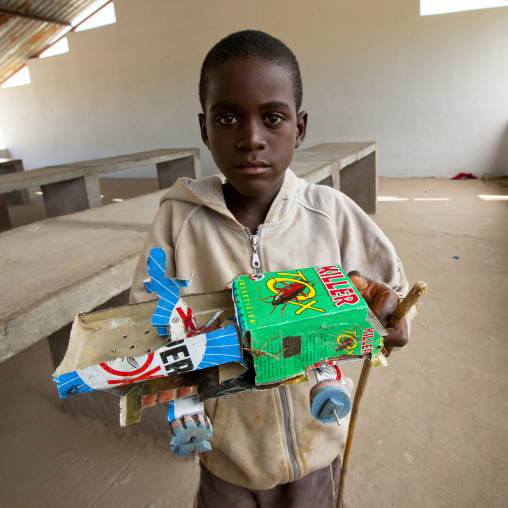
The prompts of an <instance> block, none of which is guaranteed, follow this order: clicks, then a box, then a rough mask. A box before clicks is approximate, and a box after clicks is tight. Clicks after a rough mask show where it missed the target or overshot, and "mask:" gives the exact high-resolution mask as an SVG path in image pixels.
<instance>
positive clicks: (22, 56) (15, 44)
mask: <svg viewBox="0 0 508 508" xmlns="http://www.w3.org/2000/svg"><path fill="white" fill-rule="evenodd" d="M96 1H97V0H67V1H63V0H60V1H59V0H31V1H23V0H1V1H0V84H2V83H3V82H4V81H6V80H7V79H9V78H10V77H11V76H12V75H13V74H14V73H16V72H17V71H18V70H20V69H21V68H22V67H23V66H24V65H25V64H26V62H27V60H28V59H29V58H32V57H34V56H37V55H39V54H40V53H41V52H42V51H44V50H45V49H46V48H47V47H48V46H49V43H50V42H51V41H53V40H54V39H55V37H57V36H58V34H59V33H61V32H62V31H63V30H64V29H65V25H66V24H67V25H70V24H71V21H72V20H73V19H75V18H76V17H77V16H78V15H79V14H81V13H82V12H83V11H85V10H86V9H87V8H88V7H90V6H91V5H92V4H94V3H95V2H96ZM8 11H13V12H15V13H20V14H23V15H26V16H33V17H36V18H42V19H48V20H51V21H42V20H41V19H32V18H30V17H19V16H16V15H14V14H10V13H9V12H8Z"/></svg>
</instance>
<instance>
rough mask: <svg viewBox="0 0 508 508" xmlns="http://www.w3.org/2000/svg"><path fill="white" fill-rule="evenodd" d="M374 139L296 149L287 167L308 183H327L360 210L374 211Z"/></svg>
mask: <svg viewBox="0 0 508 508" xmlns="http://www.w3.org/2000/svg"><path fill="white" fill-rule="evenodd" d="M376 164H377V143H373V142H371V143H323V144H320V145H316V146H312V147H310V148H307V149H305V150H298V151H297V152H296V153H295V157H294V159H293V161H292V162H291V165H290V167H291V169H292V170H293V171H294V172H295V174H296V175H298V176H299V177H301V178H304V179H305V180H306V181H307V182H310V183H321V184H325V185H330V186H332V187H334V188H335V189H337V190H340V191H341V192H343V193H344V194H346V196H348V197H350V198H351V199H352V200H353V201H354V202H355V203H356V204H357V205H359V206H360V207H361V208H362V209H363V211H364V212H366V213H371V214H374V213H376V203H377V166H376Z"/></svg>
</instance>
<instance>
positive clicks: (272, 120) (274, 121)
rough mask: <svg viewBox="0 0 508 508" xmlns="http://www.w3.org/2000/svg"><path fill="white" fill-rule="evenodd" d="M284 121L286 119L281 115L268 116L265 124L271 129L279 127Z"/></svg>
mask: <svg viewBox="0 0 508 508" xmlns="http://www.w3.org/2000/svg"><path fill="white" fill-rule="evenodd" d="M283 121H284V118H282V117H281V116H280V115H268V116H267V117H265V123H266V124H267V125H269V126H270V127H272V126H275V125H278V124H280V123H282V122H283Z"/></svg>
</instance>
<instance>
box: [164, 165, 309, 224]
mask: <svg viewBox="0 0 508 508" xmlns="http://www.w3.org/2000/svg"><path fill="white" fill-rule="evenodd" d="M224 182H225V179H224V177H223V176H222V175H218V174H216V175H212V176H207V177H205V178H202V179H201V180H194V179H192V178H188V177H183V178H179V179H178V180H177V181H176V182H175V184H174V185H173V186H172V187H171V188H170V189H169V190H168V192H166V194H164V195H163V196H162V198H161V200H160V205H162V203H164V202H165V201H168V200H177V201H186V202H188V203H193V204H195V205H201V206H206V207H208V208H210V209H212V210H214V211H216V212H218V213H220V214H221V215H224V216H226V217H228V218H230V219H232V220H233V221H234V222H237V220H236V219H235V217H234V216H233V214H232V213H231V212H230V211H229V210H228V207H227V206H226V201H225V200H224V192H223V190H222V185H223V183H224ZM304 183H305V180H304V179H303V178H298V177H297V176H296V175H295V174H294V173H293V171H291V169H289V168H288V169H287V170H286V173H285V175H284V181H283V182H282V187H281V188H280V191H279V193H278V194H277V196H276V197H275V199H274V200H273V203H272V205H271V206H270V210H269V211H268V214H267V216H266V219H265V223H268V222H273V221H275V220H277V219H278V218H280V216H281V212H282V211H283V209H284V208H285V207H286V206H287V205H288V204H290V203H291V202H292V201H293V198H294V197H295V195H296V192H297V190H298V189H299V188H300V187H301V186H302V185H303V184H304Z"/></svg>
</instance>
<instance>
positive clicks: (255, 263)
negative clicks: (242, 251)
mask: <svg viewBox="0 0 508 508" xmlns="http://www.w3.org/2000/svg"><path fill="white" fill-rule="evenodd" d="M245 229H246V231H247V233H248V235H249V240H250V243H251V245H252V260H251V265H252V268H255V269H256V273H257V272H259V269H260V267H261V261H260V259H259V254H258V244H259V233H260V232H261V225H260V226H259V227H258V229H257V231H256V233H255V234H253V235H251V234H250V231H249V229H248V228H245Z"/></svg>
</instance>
